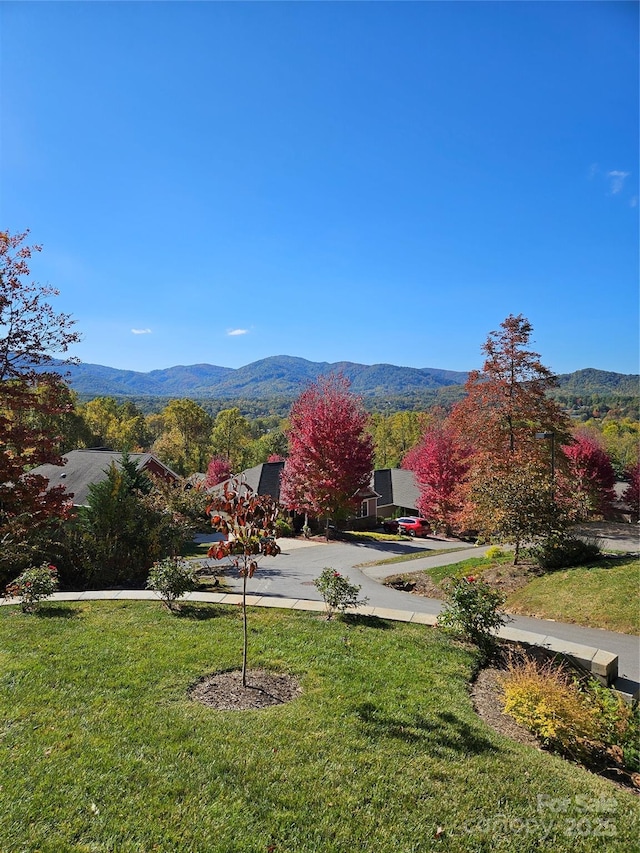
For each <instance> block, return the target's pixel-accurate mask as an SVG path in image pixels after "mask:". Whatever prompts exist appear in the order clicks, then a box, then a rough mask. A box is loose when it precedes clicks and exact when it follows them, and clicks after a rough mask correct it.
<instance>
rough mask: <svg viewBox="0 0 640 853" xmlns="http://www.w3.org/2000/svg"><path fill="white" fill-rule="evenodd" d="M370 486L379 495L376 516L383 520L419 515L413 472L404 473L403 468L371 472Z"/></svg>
mask: <svg viewBox="0 0 640 853" xmlns="http://www.w3.org/2000/svg"><path fill="white" fill-rule="evenodd" d="M371 486H372V488H373V490H374V491H376V492H377V493H378V494H379V495H380V497H379V498H378V506H377V514H378V515H380V516H382V517H383V518H393V517H395V516H398V515H420V513H419V512H418V509H417V504H418V500H419V498H420V489H419V488H418V484H417V483H416V478H415V474H414V473H413V471H405V469H404V468H382V469H380V470H379V471H374V472H373V477H372V478H371Z"/></svg>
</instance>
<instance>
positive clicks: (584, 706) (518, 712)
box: [502, 660, 598, 753]
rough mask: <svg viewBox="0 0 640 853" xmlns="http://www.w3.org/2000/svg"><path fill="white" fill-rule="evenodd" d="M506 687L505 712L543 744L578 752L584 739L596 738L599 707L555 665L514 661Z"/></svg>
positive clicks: (504, 686)
mask: <svg viewBox="0 0 640 853" xmlns="http://www.w3.org/2000/svg"><path fill="white" fill-rule="evenodd" d="M502 690H503V699H502V703H503V706H504V711H505V713H506V714H509V715H510V716H511V717H513V718H514V719H515V720H516V721H517V722H518V723H520V725H522V726H525V727H526V728H527V729H529V730H530V731H532V732H533V733H534V734H535V735H537V736H538V737H539V738H540V739H541V740H542V742H543V743H545V744H547V745H556V746H559V747H562V748H563V749H564V751H566V752H569V753H575V752H576V750H577V747H578V743H579V741H580V739H582V738H594V737H596V734H597V730H598V722H597V715H596V711H595V708H594V707H592V706H590V705H589V703H588V702H587V701H586V699H585V697H584V696H583V695H582V694H581V693H580V691H579V690H578V688H577V687H576V685H575V684H574V683H572V682H571V681H570V680H569V678H568V677H567V676H566V674H565V673H563V672H562V670H560V669H559V668H558V667H555V666H553V664H551V663H546V664H542V665H540V664H538V663H536V661H533V660H527V661H525V662H524V663H519V664H511V665H510V666H509V669H508V672H507V674H506V675H505V676H504V678H503V680H502Z"/></svg>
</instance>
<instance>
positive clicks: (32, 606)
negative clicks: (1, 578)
mask: <svg viewBox="0 0 640 853" xmlns="http://www.w3.org/2000/svg"><path fill="white" fill-rule="evenodd" d="M57 589H58V570H57V569H56V567H55V566H52V565H49V564H47V563H43V564H42V565H41V566H31V567H30V568H28V569H25V570H24V572H22V574H20V575H18V577H17V578H16V579H15V580H14V581H12V582H11V583H10V584H9V585H8V586H7V588H6V595H7V596H8V597H9V598H19V599H20V607H21V608H22V612H23V613H35V612H36V611H37V609H38V607H39V606H40V602H41V601H42V599H43V598H49V596H50V595H53V593H54V592H55V591H56V590H57Z"/></svg>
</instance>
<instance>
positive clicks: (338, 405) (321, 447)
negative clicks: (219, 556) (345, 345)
mask: <svg viewBox="0 0 640 853" xmlns="http://www.w3.org/2000/svg"><path fill="white" fill-rule="evenodd" d="M367 421H368V417H367V413H366V411H365V410H364V408H363V406H362V401H361V400H360V398H358V397H355V396H354V395H352V394H351V393H350V391H349V382H348V380H347V379H345V378H344V377H343V376H341V375H333V374H332V375H330V376H328V377H320V378H319V379H318V380H317V381H316V382H315V383H314V384H312V385H310V386H309V388H307V389H306V390H305V391H304V392H303V393H302V394H301V395H300V397H298V399H297V400H296V401H295V403H294V404H293V406H292V409H291V414H290V430H289V457H288V459H287V464H286V466H285V468H284V471H283V473H282V480H281V487H280V500H281V502H282V503H283V504H284V506H286V507H287V508H288V509H292V510H296V511H297V512H304V513H309V514H312V515H316V516H323V515H324V516H325V517H326V522H327V526H326V531H327V535H328V531H329V519H330V518H334V519H336V520H339V519H343V518H344V517H345V516H346V515H347V514H348V513H349V512H350V511H353V510H355V509H356V507H357V506H358V505H359V503H360V500H361V498H360V497H359V495H358V493H359V491H360V490H361V489H363V488H365V487H367V486H368V485H369V483H370V480H371V473H372V470H373V440H372V438H371V435H370V434H369V433H368V432H367V430H366V427H367Z"/></svg>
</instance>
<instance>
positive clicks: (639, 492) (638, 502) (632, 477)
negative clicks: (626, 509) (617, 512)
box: [622, 462, 640, 521]
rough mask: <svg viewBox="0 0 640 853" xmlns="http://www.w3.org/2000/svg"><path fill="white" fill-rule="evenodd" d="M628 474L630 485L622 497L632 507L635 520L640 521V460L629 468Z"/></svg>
mask: <svg viewBox="0 0 640 853" xmlns="http://www.w3.org/2000/svg"><path fill="white" fill-rule="evenodd" d="M625 473H626V475H627V477H628V479H629V485H628V486H627V488H626V489H625V490H624V494H623V495H622V499H623V500H624V501H625V503H627V504H628V505H629V506H630V507H631V512H632V514H633V521H640V462H636V464H635V465H632V466H631V468H627V470H626V472H625Z"/></svg>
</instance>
